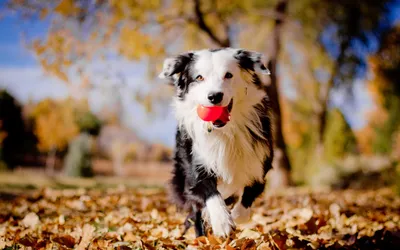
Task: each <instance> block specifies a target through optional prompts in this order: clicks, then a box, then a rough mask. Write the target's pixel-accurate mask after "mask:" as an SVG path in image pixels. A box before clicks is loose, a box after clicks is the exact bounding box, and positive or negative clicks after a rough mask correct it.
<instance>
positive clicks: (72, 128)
mask: <svg viewBox="0 0 400 250" xmlns="http://www.w3.org/2000/svg"><path fill="white" fill-rule="evenodd" d="M31 116H32V118H33V119H34V121H35V134H36V136H37V137H38V140H39V144H38V148H39V150H40V151H42V152H49V151H51V150H53V149H56V150H57V151H61V150H65V148H66V146H67V145H68V142H69V141H70V140H71V139H72V138H73V137H74V136H76V135H77V134H78V132H79V129H78V126H77V124H76V123H75V116H74V101H73V100H72V99H67V100H65V101H62V102H57V101H55V100H51V99H44V100H42V101H40V102H39V103H38V104H37V106H36V107H35V109H34V110H33V112H32V114H31Z"/></svg>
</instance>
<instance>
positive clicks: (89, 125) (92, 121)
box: [75, 111, 102, 136]
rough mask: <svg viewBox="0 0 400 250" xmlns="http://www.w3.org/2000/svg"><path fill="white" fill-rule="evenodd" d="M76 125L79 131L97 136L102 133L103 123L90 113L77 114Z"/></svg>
mask: <svg viewBox="0 0 400 250" xmlns="http://www.w3.org/2000/svg"><path fill="white" fill-rule="evenodd" d="M75 119H76V123H77V126H78V128H79V131H80V132H81V133H82V132H84V133H89V134H91V135H94V136H97V135H98V134H99V133H100V129H101V126H102V122H101V121H100V119H99V118H97V116H96V115H95V114H93V113H92V112H90V111H84V112H77V114H76V118H75Z"/></svg>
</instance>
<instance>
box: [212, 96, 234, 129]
mask: <svg viewBox="0 0 400 250" xmlns="http://www.w3.org/2000/svg"><path fill="white" fill-rule="evenodd" d="M232 108H233V99H231V101H230V102H229V104H228V106H226V109H225V112H223V114H222V115H221V116H220V117H219V118H218V119H217V120H216V121H213V122H212V124H213V126H214V127H216V128H222V127H224V126H225V125H226V124H227V123H228V122H229V121H230V119H231V118H230V117H231V115H230V113H231V112H232Z"/></svg>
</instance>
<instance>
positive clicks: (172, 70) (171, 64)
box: [158, 52, 193, 84]
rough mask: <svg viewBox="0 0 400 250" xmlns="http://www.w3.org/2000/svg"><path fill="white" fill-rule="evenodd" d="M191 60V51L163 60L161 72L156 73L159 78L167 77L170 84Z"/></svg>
mask: <svg viewBox="0 0 400 250" xmlns="http://www.w3.org/2000/svg"><path fill="white" fill-rule="evenodd" d="M192 60H193V53H192V52H188V53H184V54H180V55H178V56H175V57H170V58H166V59H165V60H164V64H163V69H162V72H161V73H160V74H159V75H158V77H159V78H161V79H168V80H169V81H170V83H171V84H172V83H173V82H175V81H176V80H177V79H178V78H179V75H180V74H181V73H182V72H183V71H184V70H185V68H186V66H187V65H188V64H189V63H190V62H191V61H192Z"/></svg>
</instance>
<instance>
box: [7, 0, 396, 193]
mask: <svg viewBox="0 0 400 250" xmlns="http://www.w3.org/2000/svg"><path fill="white" fill-rule="evenodd" d="M0 8H1V12H0V34H1V38H0V169H1V171H3V173H6V175H4V176H6V177H3V179H0V182H3V183H5V182H6V181H7V180H9V176H10V174H12V173H19V174H21V173H25V176H29V174H31V173H35V175H36V174H42V175H44V176H49V177H54V176H69V177H79V176H83V177H92V176H120V177H124V178H125V177H129V178H132V179H135V178H136V179H142V180H144V179H145V180H153V181H154V182H156V183H163V182H164V181H166V180H167V179H168V177H169V174H170V170H171V166H172V161H171V155H172V152H173V146H174V136H175V134H174V133H175V126H176V122H175V120H174V117H173V115H172V110H171V108H170V102H171V97H172V95H173V89H171V87H169V86H167V85H166V84H165V83H164V82H162V81H161V80H159V79H157V77H156V76H157V74H158V72H159V71H160V70H161V67H162V62H163V59H164V58H165V57H166V56H170V55H174V54H178V53H181V52H184V51H186V50H194V49H202V48H218V47H228V46H231V47H242V48H246V49H250V50H256V51H260V52H262V53H264V54H265V55H266V56H267V57H268V58H269V68H270V70H271V71H272V76H271V86H270V87H269V89H268V91H269V95H270V97H271V101H272V103H273V109H274V110H273V111H274V113H275V116H276V121H275V124H274V125H275V148H276V151H275V152H276V157H275V161H274V170H273V171H271V173H270V174H269V178H270V182H269V183H270V185H272V186H275V187H276V186H285V185H292V184H294V185H309V186H320V185H327V186H330V187H337V188H349V187H351V188H374V187H377V186H385V185H394V184H396V183H400V167H399V160H400V1H398V0H363V1H361V0H351V1H349V0H336V1H329V0H297V1H294V0H292V1H290V0H264V1H260V0H248V1H236V0H231V1H227V0H218V1H211V0H185V1H184V0H169V1H163V0H146V1H142V0H119V1H117V0H56V1H53V0H41V1H37V0H1V1H0ZM396 180H397V182H396ZM399 185H400V184H399Z"/></svg>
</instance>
